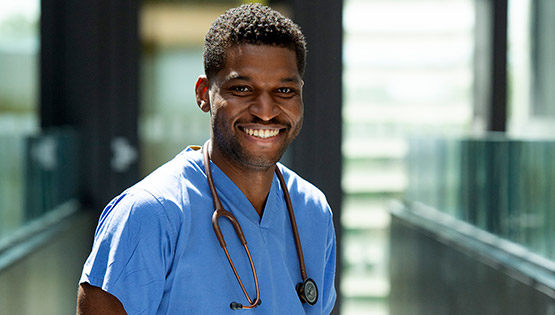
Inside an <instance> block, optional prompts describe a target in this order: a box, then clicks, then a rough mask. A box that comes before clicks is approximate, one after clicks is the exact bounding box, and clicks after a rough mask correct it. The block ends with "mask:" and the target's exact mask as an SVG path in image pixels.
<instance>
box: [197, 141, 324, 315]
mask: <svg viewBox="0 0 555 315" xmlns="http://www.w3.org/2000/svg"><path fill="white" fill-rule="evenodd" d="M209 145H210V140H208V141H206V143H205V144H204V146H203V148H202V150H203V157H204V168H205V171H206V177H207V179H208V186H209V187H210V192H211V194H212V199H213V202H214V208H215V210H214V214H213V215H212V227H213V228H214V233H215V234H216V238H217V239H218V242H219V243H220V246H221V247H222V248H223V249H224V251H225V254H226V257H227V259H228V261H229V264H230V266H231V268H232V269H233V273H234V274H235V278H237V281H238V282H239V285H240V286H241V289H242V290H243V293H244V294H245V296H246V298H247V300H248V301H249V304H250V305H248V306H243V305H240V304H238V303H235V302H233V303H232V305H233V304H234V303H235V304H237V305H240V308H254V307H256V306H258V305H259V304H260V291H259V287H258V276H257V274H256V269H255V267H254V262H253V260H252V257H251V254H250V251H249V249H248V246H247V240H246V238H245V235H244V234H243V230H242V229H241V225H240V224H239V222H238V221H237V219H236V218H235V216H234V215H233V214H232V213H231V212H229V211H227V210H225V209H224V207H223V205H222V203H221V201H220V198H219V197H218V193H217V192H216V187H215V185H214V180H213V178H212V171H211V169H210V156H209ZM275 172H276V175H277V177H278V179H279V183H280V185H281V188H282V190H283V194H284V197H285V198H284V199H285V203H286V205H287V211H288V213H289V219H290V221H291V228H292V230H293V238H294V239H295V247H296V248H297V256H298V258H299V268H300V271H301V278H302V280H303V283H306V282H307V279H308V277H307V273H306V267H305V263H304V256H303V249H302V245H301V239H300V236H299V231H298V229H297V222H296V220H295V214H294V212H293V204H292V203H291V197H290V195H289V191H288V189H287V184H286V183H285V180H284V178H283V175H282V174H281V171H280V170H279V167H277V165H276V171H275ZM220 217H225V218H226V219H228V220H229V221H230V222H231V224H232V225H233V228H234V229H235V233H236V234H237V236H238V237H239V240H240V241H241V244H242V245H243V247H244V248H245V252H246V253H247V256H248V258H249V262H250V265H251V269H252V273H253V277H254V281H255V286H256V299H255V300H254V302H253V301H252V299H251V298H250V297H249V295H248V293H247V290H246V289H245V286H244V285H243V282H242V281H241V278H240V277H239V273H238V272H237V270H236V269H235V265H234V264H233V261H232V260H231V256H230V255H229V252H228V251H227V245H226V243H225V239H224V236H223V234H222V231H221V229H220V224H219V218H220ZM308 281H312V280H311V279H308ZM312 282H313V281H312ZM314 302H315V301H314ZM310 304H311V305H312V304H313V303H310Z"/></svg>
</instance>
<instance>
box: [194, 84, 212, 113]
mask: <svg viewBox="0 0 555 315" xmlns="http://www.w3.org/2000/svg"><path fill="white" fill-rule="evenodd" d="M209 86H210V83H209V82H208V78H207V77H206V76H204V75H201V76H199V77H198V79H197V83H196V84H195V97H196V101H197V105H198V107H199V108H200V109H201V110H202V111H203V112H206V113H207V112H209V111H210V97H209V93H208V87H209Z"/></svg>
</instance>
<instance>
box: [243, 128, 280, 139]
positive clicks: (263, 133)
mask: <svg viewBox="0 0 555 315" xmlns="http://www.w3.org/2000/svg"><path fill="white" fill-rule="evenodd" d="M243 130H244V131H245V133H246V134H248V135H250V136H254V137H258V138H262V139H266V138H270V137H275V136H277V135H278V134H279V129H264V130H262V129H247V128H244V129H243Z"/></svg>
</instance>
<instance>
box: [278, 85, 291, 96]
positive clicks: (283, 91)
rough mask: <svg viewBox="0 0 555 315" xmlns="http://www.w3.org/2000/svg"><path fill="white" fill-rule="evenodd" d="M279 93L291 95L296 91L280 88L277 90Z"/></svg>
mask: <svg viewBox="0 0 555 315" xmlns="http://www.w3.org/2000/svg"><path fill="white" fill-rule="evenodd" d="M277 92H278V93H279V94H285V95H291V94H293V93H294V92H295V90H293V89H292V88H288V87H280V88H278V89H277Z"/></svg>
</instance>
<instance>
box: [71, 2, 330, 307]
mask: <svg viewBox="0 0 555 315" xmlns="http://www.w3.org/2000/svg"><path fill="white" fill-rule="evenodd" d="M305 46H306V43H305V40H304V37H303V35H302V33H301V31H300V29H299V27H298V26H297V25H296V24H294V23H293V22H292V21H291V20H289V19H287V18H285V17H283V16H282V15H281V14H279V13H278V12H276V11H273V10H271V9H270V8H268V7H265V6H262V5H259V4H249V5H243V6H240V7H239V8H235V9H231V10H229V11H227V12H226V13H225V14H223V15H222V16H220V17H219V18H218V19H217V20H216V21H215V22H214V24H213V25H212V27H211V28H210V30H209V31H208V33H207V35H206V37H205V49H204V69H205V75H202V76H200V77H199V78H198V80H197V83H196V85H195V94H196V100H197V103H198V105H199V107H200V109H201V110H203V111H204V112H207V113H209V115H210V124H211V127H212V130H211V135H210V140H209V141H207V143H206V144H205V145H204V147H203V148H201V147H189V148H187V149H186V150H184V151H183V152H181V153H180V154H179V155H177V156H176V157H175V158H174V159H173V160H171V161H170V162H168V163H166V164H165V165H163V166H162V167H160V168H159V169H158V170H156V171H154V172H153V173H152V174H150V175H149V176H147V177H146V178H145V179H143V180H142V181H141V182H139V183H137V184H136V185H134V186H133V187H131V188H129V189H127V190H126V191H125V192H123V193H122V194H121V195H120V196H118V197H116V198H115V199H114V200H112V202H110V203H109V204H108V206H107V207H106V208H105V209H104V211H103V213H102V215H101V218H100V221H99V225H98V227H97V230H96V233H95V242H94V244H93V248H92V251H91V254H90V256H89V258H88V259H87V261H86V263H85V266H84V268H83V273H82V277H81V281H80V288H79V297H78V310H77V312H78V314H226V313H231V314H233V313H237V312H255V313H257V314H329V313H330V312H331V310H332V308H333V305H334V303H335V298H336V293H335V289H334V276H335V234H334V227H333V221H332V213H331V210H330V208H329V206H328V204H327V202H326V199H325V196H324V195H323V194H322V193H321V192H320V191H319V190H318V189H317V188H315V187H314V186H313V185H311V184H310V183H308V182H307V181H305V180H304V179H302V178H300V177H299V176H298V175H296V174H295V173H294V172H292V171H291V170H289V169H287V168H286V167H285V166H283V165H282V164H280V163H279V162H278V161H279V160H280V158H281V156H282V155H283V153H284V152H285V150H286V149H287V147H288V146H289V144H290V143H291V142H292V141H293V140H294V139H295V137H296V136H297V135H298V133H299V131H300V130H301V126H302V120H303V106H304V105H303V100H302V87H303V84H304V83H303V80H302V76H303V72H304V64H305V55H306V48H305Z"/></svg>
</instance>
